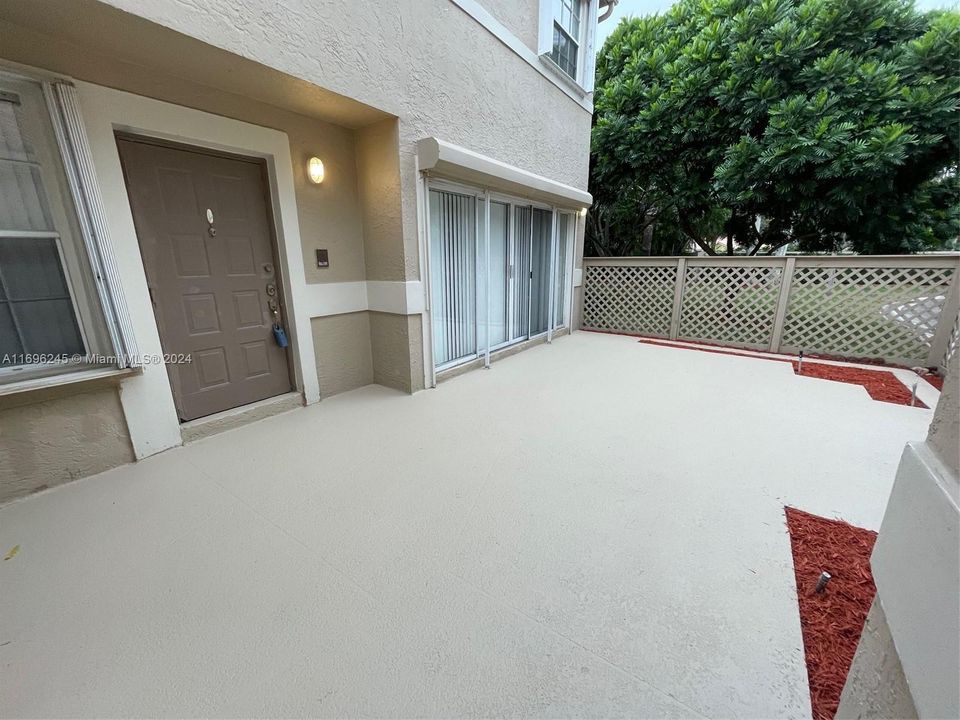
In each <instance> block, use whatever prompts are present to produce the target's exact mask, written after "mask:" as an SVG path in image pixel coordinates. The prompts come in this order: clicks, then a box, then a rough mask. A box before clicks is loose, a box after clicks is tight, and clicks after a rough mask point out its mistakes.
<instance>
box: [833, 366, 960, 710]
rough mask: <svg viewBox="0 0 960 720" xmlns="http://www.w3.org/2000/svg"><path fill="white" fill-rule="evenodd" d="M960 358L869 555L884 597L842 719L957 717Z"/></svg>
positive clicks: (847, 690)
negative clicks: (925, 438) (959, 398)
mask: <svg viewBox="0 0 960 720" xmlns="http://www.w3.org/2000/svg"><path fill="white" fill-rule="evenodd" d="M958 363H960V355H955V356H954V357H953V359H952V362H951V363H950V367H949V368H948V373H947V378H946V381H945V383H944V387H943V392H942V393H941V394H940V401H939V402H938V403H937V407H936V411H935V413H934V418H933V421H932V422H931V424H930V430H929V434H928V435H927V440H926V442H921V443H909V444H908V445H907V447H906V449H905V450H904V452H903V456H902V458H901V461H900V466H899V468H898V469H897V477H896V480H895V481H894V486H893V491H892V492H891V494H890V501H889V503H888V504H887V511H886V513H885V515H884V518H883V524H882V525H881V527H880V534H879V536H878V537H877V544H876V546H875V547H874V550H873V555H872V556H871V566H872V569H873V576H874V579H875V581H876V584H877V596H876V598H875V600H874V604H873V607H872V608H871V610H870V614H869V615H868V617H867V622H866V626H865V628H864V632H863V635H862V637H861V639H860V644H859V646H858V647H857V653H856V656H855V657H854V660H853V665H852V666H851V668H850V674H849V675H848V677H847V683H846V685H845V686H844V689H843V695H842V697H841V699H840V707H839V708H838V710H837V717H838V718H892V717H897V718H905V717H921V718H925V717H929V718H942V717H958V716H960V683H958V682H957V678H958V677H960V606H958V604H957V598H958V597H960V480H958V466H960V408H958V381H960V370H958Z"/></svg>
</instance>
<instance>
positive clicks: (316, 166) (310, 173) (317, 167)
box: [307, 157, 323, 185]
mask: <svg viewBox="0 0 960 720" xmlns="http://www.w3.org/2000/svg"><path fill="white" fill-rule="evenodd" d="M307 177H309V178H310V182H312V183H314V184H315V185H319V184H320V183H322V182H323V160H321V159H320V158H318V157H312V158H310V159H309V160H307Z"/></svg>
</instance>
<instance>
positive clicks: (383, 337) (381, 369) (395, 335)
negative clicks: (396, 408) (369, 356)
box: [370, 312, 423, 392]
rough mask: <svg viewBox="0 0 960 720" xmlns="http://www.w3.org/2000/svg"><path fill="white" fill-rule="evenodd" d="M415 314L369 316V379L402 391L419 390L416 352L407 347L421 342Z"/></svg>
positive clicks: (419, 368)
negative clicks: (371, 360) (371, 356)
mask: <svg viewBox="0 0 960 720" xmlns="http://www.w3.org/2000/svg"><path fill="white" fill-rule="evenodd" d="M421 330H422V329H421V323H420V316H419V315H394V314H392V313H382V312H371V313H370V344H371V349H372V351H373V380H374V382H376V383H378V384H380V385H386V386H387V387H392V388H396V389H397V390H402V391H403V392H417V391H418V390H422V389H423V365H422V364H421V362H420V361H419V359H420V358H422V357H423V356H422V354H420V353H412V352H411V348H413V347H419V346H420V343H421V342H422V334H421Z"/></svg>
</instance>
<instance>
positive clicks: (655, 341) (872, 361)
mask: <svg viewBox="0 0 960 720" xmlns="http://www.w3.org/2000/svg"><path fill="white" fill-rule="evenodd" d="M580 330H581V332H592V333H598V334H600V335H625V336H626V337H635V338H637V339H638V340H639V341H640V342H645V343H649V344H651V345H665V346H667V347H677V346H676V345H667V339H666V338H662V337H656V336H655V335H641V334H639V333H633V332H625V331H620V330H593V329H590V328H580ZM678 342H695V343H696V344H697V345H706V346H708V347H715V348H720V349H726V350H748V351H749V352H753V353H763V354H764V355H782V354H783V353H775V352H773V351H772V350H763V349H760V348H746V347H738V346H735V345H724V344H723V343H718V342H709V341H707V340H679V341H678ZM693 349H697V348H693ZM705 352H709V351H705ZM803 356H804V357H805V358H811V359H814V360H832V361H834V362H850V363H858V364H860V365H879V366H880V367H891V368H899V369H901V370H912V369H913V368H911V367H909V366H907V365H897V364H895V363H888V362H886V361H885V360H884V359H883V358H863V357H854V356H852V355H831V354H829V353H807V352H805V353H804V354H803ZM771 359H773V360H782V359H783V358H778V357H775V358H771Z"/></svg>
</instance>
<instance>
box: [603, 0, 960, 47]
mask: <svg viewBox="0 0 960 720" xmlns="http://www.w3.org/2000/svg"><path fill="white" fill-rule="evenodd" d="M673 3H674V0H620V2H619V3H618V4H617V7H616V9H615V10H614V11H613V15H611V16H610V17H609V18H607V19H606V20H604V21H603V22H602V23H600V26H599V27H598V28H597V45H596V47H597V50H598V51H599V50H600V48H601V47H603V41H604V40H606V39H607V36H608V35H609V34H610V33H611V32H612V31H613V28H614V27H616V25H617V23H618V22H620V20H621V18H625V17H630V16H631V15H649V14H650V13H655V12H663V11H664V10H666V9H667V8H668V7H670V6H671V5H673ZM916 6H917V8H919V9H920V10H932V9H933V8H951V7H952V8H956V7H957V0H917V1H916Z"/></svg>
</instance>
